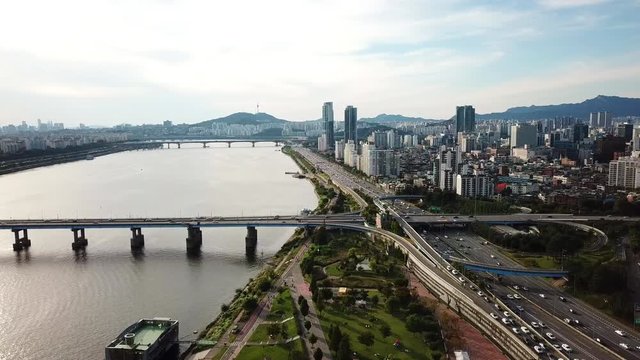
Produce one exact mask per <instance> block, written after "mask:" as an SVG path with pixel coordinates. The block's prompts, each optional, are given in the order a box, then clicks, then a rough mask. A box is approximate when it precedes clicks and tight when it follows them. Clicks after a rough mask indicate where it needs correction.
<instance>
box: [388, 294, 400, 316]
mask: <svg viewBox="0 0 640 360" xmlns="http://www.w3.org/2000/svg"><path fill="white" fill-rule="evenodd" d="M386 306H387V311H388V312H390V313H392V314H393V313H395V312H397V311H398V310H399V309H400V299H398V297H397V296H395V295H392V296H390V297H389V298H388V299H387V303H386Z"/></svg>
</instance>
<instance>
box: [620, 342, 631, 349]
mask: <svg viewBox="0 0 640 360" xmlns="http://www.w3.org/2000/svg"><path fill="white" fill-rule="evenodd" d="M618 345H620V347H621V348H623V349H625V350H629V345H627V344H625V343H620V344H618Z"/></svg>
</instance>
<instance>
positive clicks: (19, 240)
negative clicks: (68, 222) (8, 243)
mask: <svg viewBox="0 0 640 360" xmlns="http://www.w3.org/2000/svg"><path fill="white" fill-rule="evenodd" d="M11 231H13V235H14V236H15V242H14V243H13V251H21V250H23V249H28V248H29V247H31V240H29V236H28V235H27V229H11ZM20 232H24V233H23V235H22V236H20Z"/></svg>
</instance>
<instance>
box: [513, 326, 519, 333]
mask: <svg viewBox="0 0 640 360" xmlns="http://www.w3.org/2000/svg"><path fill="white" fill-rule="evenodd" d="M511 331H513V333H514V334H520V329H518V328H517V327H514V328H511Z"/></svg>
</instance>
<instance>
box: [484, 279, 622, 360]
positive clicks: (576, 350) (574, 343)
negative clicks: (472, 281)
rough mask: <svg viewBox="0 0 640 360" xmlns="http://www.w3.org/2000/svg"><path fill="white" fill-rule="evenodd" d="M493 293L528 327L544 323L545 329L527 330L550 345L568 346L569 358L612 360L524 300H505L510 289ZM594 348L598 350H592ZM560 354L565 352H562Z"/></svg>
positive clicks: (587, 340)
mask: <svg viewBox="0 0 640 360" xmlns="http://www.w3.org/2000/svg"><path fill="white" fill-rule="evenodd" d="M494 292H495V294H496V295H498V294H499V296H500V297H501V299H502V298H504V300H503V302H505V303H506V304H508V305H509V306H510V308H511V309H512V310H513V311H514V313H516V314H518V316H520V317H521V318H522V320H524V321H525V322H526V323H527V325H530V324H531V322H532V321H535V322H537V323H540V322H542V323H544V324H545V326H546V327H545V328H542V329H535V328H533V327H532V326H529V328H530V330H534V331H535V332H537V334H538V336H540V337H544V338H545V339H547V340H548V341H549V342H551V343H552V344H558V345H561V344H567V345H569V346H570V347H571V348H572V349H573V351H572V352H571V353H570V354H568V355H569V356H571V357H574V356H578V355H579V356H581V357H587V358H591V359H594V360H598V359H610V358H613V357H612V356H611V354H609V353H608V352H606V350H604V349H602V348H599V345H597V344H595V343H593V342H592V341H590V340H589V339H584V338H583V337H581V336H575V334H572V333H571V330H570V329H566V327H565V326H563V324H564V323H563V322H561V321H559V320H557V319H556V318H554V317H553V316H548V315H547V314H546V313H545V312H541V311H537V310H538V309H536V308H535V306H531V305H528V302H527V301H526V300H524V299H522V300H511V299H508V298H506V294H513V291H512V290H511V289H509V288H506V287H498V288H494ZM517 306H521V307H522V308H523V310H522V311H518V310H517ZM546 333H551V334H552V335H554V339H553V340H551V339H550V338H549V337H548V336H547V335H546ZM546 347H548V346H546ZM595 347H598V348H597V349H595V350H594V348H595ZM598 350H599V351H598ZM562 353H567V352H566V351H564V350H563V351H562Z"/></svg>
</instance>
